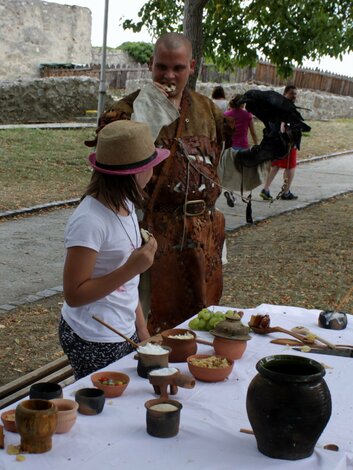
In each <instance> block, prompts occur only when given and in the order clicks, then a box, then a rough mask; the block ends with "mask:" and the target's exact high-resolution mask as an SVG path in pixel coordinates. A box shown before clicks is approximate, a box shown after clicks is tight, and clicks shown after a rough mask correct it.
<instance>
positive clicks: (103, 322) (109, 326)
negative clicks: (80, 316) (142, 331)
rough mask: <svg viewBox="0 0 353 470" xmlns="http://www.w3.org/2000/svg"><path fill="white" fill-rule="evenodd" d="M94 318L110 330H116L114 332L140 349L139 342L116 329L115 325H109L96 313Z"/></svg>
mask: <svg viewBox="0 0 353 470" xmlns="http://www.w3.org/2000/svg"><path fill="white" fill-rule="evenodd" d="M92 318H93V320H96V321H97V322H98V323H100V324H101V325H103V326H105V327H106V328H109V330H112V331H114V333H116V334H117V335H119V336H121V337H122V338H124V339H125V341H127V342H128V343H130V344H131V346H133V347H134V348H135V349H138V347H139V345H138V344H137V343H135V341H133V340H132V339H130V338H129V337H127V336H125V335H124V334H123V333H121V331H119V330H117V329H115V328H114V327H113V326H111V325H109V324H108V323H105V321H103V320H102V319H101V318H99V317H96V316H95V315H92Z"/></svg>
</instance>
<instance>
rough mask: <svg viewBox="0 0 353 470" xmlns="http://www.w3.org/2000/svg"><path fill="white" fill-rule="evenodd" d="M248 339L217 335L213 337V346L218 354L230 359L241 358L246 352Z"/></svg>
mask: <svg viewBox="0 0 353 470" xmlns="http://www.w3.org/2000/svg"><path fill="white" fill-rule="evenodd" d="M246 346H247V341H245V340H237V339H226V338H220V337H219V336H215V337H214V339H213V348H214V350H215V353H216V354H219V355H220V356H225V357H227V358H228V359H232V360H234V359H240V358H241V357H242V355H243V354H244V351H245V349H246Z"/></svg>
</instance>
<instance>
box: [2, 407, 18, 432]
mask: <svg viewBox="0 0 353 470" xmlns="http://www.w3.org/2000/svg"><path fill="white" fill-rule="evenodd" d="M15 419H16V410H7V411H4V412H3V413H2V415H1V421H2V422H3V425H4V428H5V429H6V431H10V432H17V428H16V421H15Z"/></svg>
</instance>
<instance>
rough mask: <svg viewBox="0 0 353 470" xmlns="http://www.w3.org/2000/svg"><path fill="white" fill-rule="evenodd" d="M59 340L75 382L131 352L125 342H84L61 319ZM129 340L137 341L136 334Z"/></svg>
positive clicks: (129, 345) (131, 348)
mask: <svg viewBox="0 0 353 470" xmlns="http://www.w3.org/2000/svg"><path fill="white" fill-rule="evenodd" d="M59 339H60V344H61V347H62V348H63V350H64V353H65V354H66V355H67V357H68V359H69V362H70V364H71V367H72V369H73V371H74V376H75V379H76V380H78V379H81V378H82V377H85V376H86V375H90V374H92V373H93V372H95V371H96V370H98V369H102V368H103V367H106V366H108V365H109V364H111V363H112V362H115V361H117V360H118V359H121V358H122V357H124V356H126V355H127V354H130V353H131V352H132V351H133V347H132V346H131V344H130V343H128V342H127V341H124V342H122V343H96V342H92V341H85V340H84V339H82V338H80V337H79V336H78V335H77V334H76V333H75V332H74V330H73V329H72V328H71V327H70V326H69V325H68V324H67V323H66V321H65V320H64V319H63V317H61V319H60V324H59ZM131 339H132V340H133V341H135V342H138V341H139V338H138V336H137V333H136V332H135V333H134V334H133V336H131Z"/></svg>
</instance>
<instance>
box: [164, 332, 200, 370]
mask: <svg viewBox="0 0 353 470" xmlns="http://www.w3.org/2000/svg"><path fill="white" fill-rule="evenodd" d="M186 333H189V334H191V335H192V338H190V339H180V338H170V336H177V335H185V334H186ZM161 336H162V339H163V341H162V345H163V346H169V347H170V348H172V350H171V352H170V354H169V362H186V360H187V358H188V357H189V356H191V355H192V354H195V353H196V351H197V344H196V334H195V333H194V332H193V331H192V330H187V329H184V328H173V329H170V330H165V331H163V332H162V333H161Z"/></svg>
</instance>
